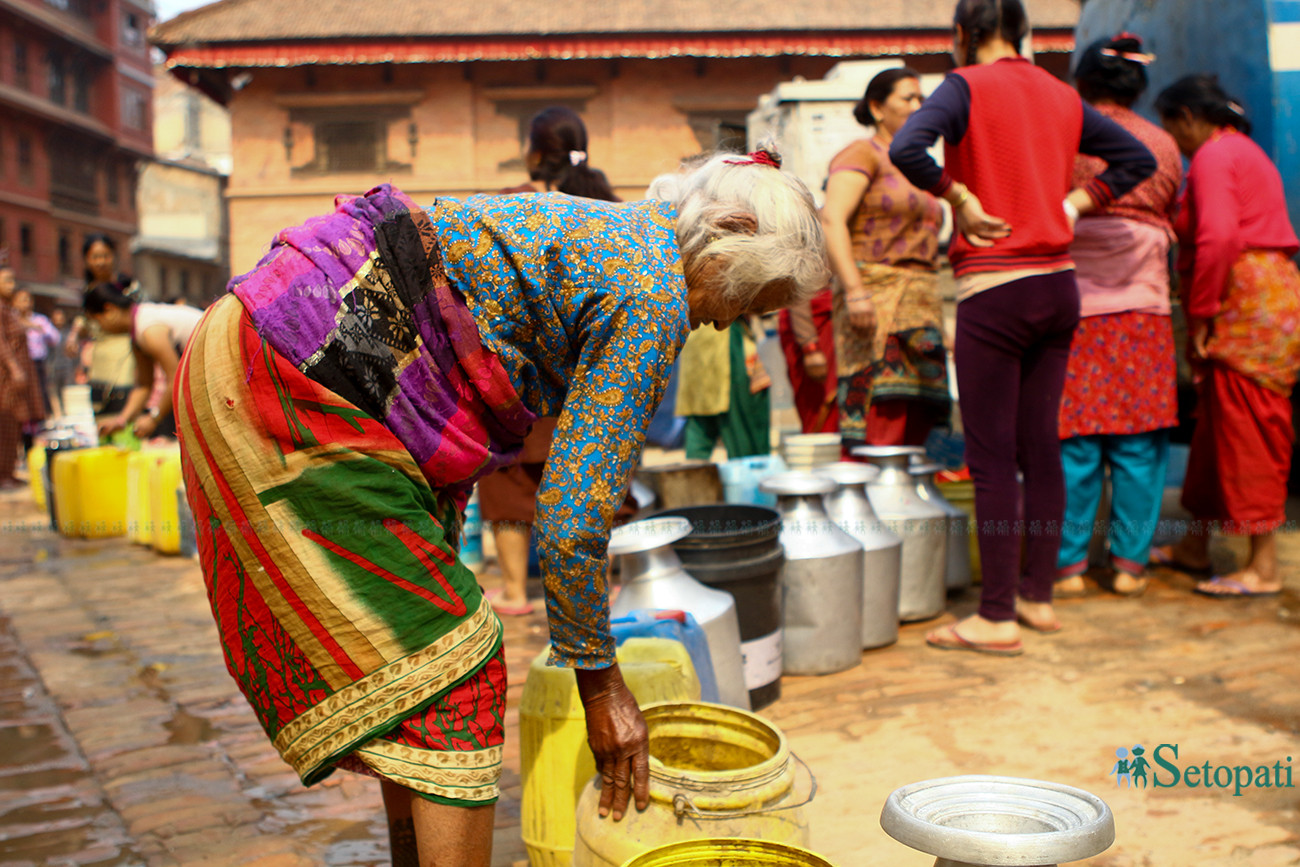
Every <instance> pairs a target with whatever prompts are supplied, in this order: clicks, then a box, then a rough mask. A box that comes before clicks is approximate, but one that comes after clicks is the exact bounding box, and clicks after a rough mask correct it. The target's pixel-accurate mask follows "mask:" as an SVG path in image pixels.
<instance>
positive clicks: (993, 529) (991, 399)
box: [889, 0, 1156, 654]
mask: <svg viewBox="0 0 1300 867" xmlns="http://www.w3.org/2000/svg"><path fill="white" fill-rule="evenodd" d="M953 23H954V29H955V35H954V54H955V56H956V58H957V62H958V63H959V64H961V68H960V69H958V70H957V71H956V72H955V73H953V74H952V75H950V76H948V78H947V79H946V80H945V81H944V83H943V84H942V85H940V86H939V88H938V89H936V90H935V92H934V94H933V95H932V96H931V97H930V98H929V99H928V100H927V101H926V103H925V105H923V106H922V107H921V108H920V109H919V110H918V111H917V112H916V113H915V114H913V115H912V117H911V118H910V119H909V120H908V122H907V124H906V125H905V126H904V127H903V129H902V130H900V131H899V133H898V135H896V136H895V137H894V141H893V144H892V145H891V146H890V149H889V156H890V159H891V160H892V161H893V163H894V165H896V166H897V167H898V168H899V169H900V170H901V171H902V172H903V174H904V175H906V176H907V179H908V180H909V181H911V182H912V183H913V184H914V185H915V186H917V187H920V188H921V189H923V190H928V191H930V192H931V193H933V194H935V195H937V196H942V197H943V198H944V199H946V200H947V201H948V203H949V204H950V205H952V208H953V213H954V214H955V216H956V224H957V229H958V231H957V233H956V234H955V235H954V237H953V241H952V244H951V246H950V248H949V251H948V258H949V259H950V260H951V262H952V266H953V272H954V274H955V275H956V278H957V291H958V295H957V297H958V306H957V339H956V343H955V345H954V355H955V360H956V365H957V385H958V389H959V391H960V404H961V415H962V425H963V428H964V430H965V434H966V461H967V463H968V464H969V466H970V471H971V476H972V478H973V479H974V481H975V511H976V514H977V516H978V518H979V528H978V531H979V544H980V559H981V563H982V571H983V578H984V583H983V586H982V588H981V593H980V608H979V613H978V614H975V615H972V616H971V617H968V618H966V619H965V620H962V621H960V622H959V623H957V624H955V625H952V626H948V627H945V628H943V629H939V630H936V631H935V632H932V633H931V634H930V635H929V636H927V638H926V640H927V641H928V642H929V643H930V644H932V645H934V646H936V647H940V648H944V649H952V650H977V651H982V652H986V653H998V654H1017V653H1021V652H1022V646H1021V642H1020V623H1024V624H1026V625H1028V626H1029V627H1031V628H1033V629H1037V630H1040V631H1044V632H1052V631H1055V630H1057V629H1059V628H1060V623H1059V622H1058V621H1057V619H1056V615H1055V613H1054V612H1053V610H1052V582H1053V579H1054V578H1055V575H1056V565H1057V564H1056V560H1057V554H1058V551H1059V549H1060V542H1061V525H1062V521H1063V518H1064V513H1065V481H1064V477H1063V474H1062V470H1061V446H1060V440H1059V438H1058V431H1057V416H1058V413H1059V410H1060V403H1061V389H1062V386H1063V384H1064V382H1065V368H1066V362H1067V360H1068V358H1069V355H1070V341H1071V338H1072V337H1073V334H1074V328H1075V325H1076V324H1077V323H1078V321H1079V290H1078V288H1077V286H1076V285H1075V280H1074V271H1073V264H1072V263H1071V261H1070V252H1069V247H1070V241H1071V240H1072V238H1073V234H1074V232H1073V229H1074V221H1075V220H1076V219H1078V217H1079V215H1080V214H1082V213H1086V212H1088V211H1091V210H1092V209H1094V208H1096V207H1098V206H1105V205H1109V204H1110V203H1111V202H1113V201H1114V200H1115V198H1117V197H1118V196H1121V195H1123V194H1124V193H1127V192H1128V191H1129V190H1130V189H1132V188H1133V187H1134V186H1136V185H1137V184H1138V183H1139V182H1140V181H1142V180H1143V179H1145V178H1146V177H1148V176H1149V175H1150V174H1151V173H1152V172H1153V171H1155V168H1156V163H1155V159H1154V157H1152V156H1151V152H1150V151H1149V150H1147V148H1146V147H1145V146H1144V145H1143V144H1142V143H1141V142H1139V141H1138V140H1137V139H1136V138H1134V137H1133V136H1132V135H1131V134H1130V133H1128V132H1127V131H1125V130H1124V129H1123V128H1122V127H1120V126H1119V125H1118V124H1116V123H1115V122H1114V121H1111V120H1109V119H1107V118H1105V117H1103V116H1102V115H1101V114H1099V113H1098V112H1097V111H1095V110H1094V109H1092V108H1091V107H1089V106H1087V105H1085V104H1084V103H1083V102H1082V100H1081V99H1080V98H1079V95H1078V94H1077V93H1076V92H1075V91H1074V90H1073V89H1072V88H1070V87H1068V86H1067V85H1066V84H1064V83H1063V82H1061V81H1058V80H1057V79H1056V78H1053V77H1052V76H1051V75H1050V74H1048V73H1047V72H1044V71H1043V70H1041V69H1039V68H1038V67H1036V66H1034V65H1033V64H1031V63H1030V62H1029V61H1028V60H1026V59H1024V58H1023V57H1021V56H1020V43H1021V41H1022V40H1023V39H1024V37H1025V35H1026V34H1027V33H1028V31H1029V20H1028V16H1027V15H1026V14H1025V8H1024V6H1023V5H1022V4H1021V2H1020V0H960V2H959V3H958V4H957V9H956V13H955V15H954V21H953ZM940 136H942V137H943V139H944V141H945V143H946V145H947V148H946V153H945V159H944V162H945V165H946V166H947V168H946V169H941V168H940V167H939V166H938V165H936V164H935V162H934V160H933V159H932V158H931V157H930V156H929V154H928V153H927V152H926V149H927V148H929V147H930V146H931V145H932V144H934V142H935V141H936V140H937V139H938V138H939V137H940ZM1081 152H1082V153H1087V154H1091V155H1093V156H1098V157H1101V158H1102V159H1103V160H1105V161H1106V163H1107V164H1108V167H1107V168H1106V170H1105V171H1103V172H1102V173H1101V174H1099V175H1098V176H1097V177H1096V178H1093V179H1092V180H1091V181H1089V182H1088V183H1087V185H1086V186H1084V187H1081V188H1077V189H1071V177H1072V174H1073V169H1074V158H1075V156H1076V155H1078V154H1079V153H1081ZM1017 470H1019V471H1020V473H1022V474H1023V476H1024V495H1023V511H1022V503H1021V492H1020V487H1019V485H1018V484H1017V480H1016V473H1017ZM1022 515H1023V517H1021V516H1022ZM1022 537H1023V538H1025V542H1026V544H1025V559H1024V563H1023V566H1022V564H1021V539H1022ZM1018 620H1019V622H1020V623H1018V622H1017V621H1018Z"/></svg>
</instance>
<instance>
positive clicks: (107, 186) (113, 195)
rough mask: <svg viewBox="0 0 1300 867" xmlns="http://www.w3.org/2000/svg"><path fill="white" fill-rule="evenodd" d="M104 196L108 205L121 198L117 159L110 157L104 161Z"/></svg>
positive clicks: (114, 203) (115, 202)
mask: <svg viewBox="0 0 1300 867" xmlns="http://www.w3.org/2000/svg"><path fill="white" fill-rule="evenodd" d="M104 197H105V198H107V199H108V202H109V204H110V205H116V204H117V203H118V202H119V201H121V199H122V187H121V183H120V182H119V180H118V165H117V160H115V159H113V158H112V157H109V158H108V159H107V160H105V162H104Z"/></svg>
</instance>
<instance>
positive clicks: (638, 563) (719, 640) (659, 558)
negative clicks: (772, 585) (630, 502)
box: [609, 518, 749, 710]
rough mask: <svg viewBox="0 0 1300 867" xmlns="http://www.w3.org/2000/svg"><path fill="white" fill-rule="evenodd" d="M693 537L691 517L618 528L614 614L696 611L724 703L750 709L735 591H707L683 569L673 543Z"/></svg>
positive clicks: (613, 543)
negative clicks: (647, 610)
mask: <svg viewBox="0 0 1300 867" xmlns="http://www.w3.org/2000/svg"><path fill="white" fill-rule="evenodd" d="M690 534H691V522H690V521H688V520H686V519H685V518H652V519H650V520H646V521H634V522H633V523H631V524H625V525H624V526H622V527H618V528H616V529H615V530H614V531H613V532H612V533H610V535H609V553H610V554H613V555H616V556H617V557H618V558H619V574H620V575H621V576H622V579H623V586H622V589H621V590H620V591H619V593H618V597H617V598H616V599H615V600H614V601H613V603H612V604H611V605H610V615H611V616H613V617H622V616H624V615H627V614H630V613H632V612H633V611H636V610H637V609H639V608H651V609H671V610H678V611H687V612H690V614H691V615H692V616H694V617H695V620H696V622H698V623H699V624H700V627H701V628H702V629H703V630H704V636H705V639H706V641H707V643H708V645H709V656H710V657H711V658H712V660H713V675H714V678H715V679H716V680H717V682H718V700H719V701H720V702H721V703H722V704H728V705H731V706H732V707H738V708H741V709H742V710H749V690H748V689H747V688H746V687H745V668H744V664H743V662H742V660H741V655H740V622H739V621H738V620H737V619H736V602H735V600H734V599H732V598H731V594H730V593H724V592H723V591H721V590H714V589H713V588H711V587H705V586H704V585H703V584H701V583H700V582H699V581H696V580H695V579H694V578H692V577H691V576H690V575H688V574H687V572H686V570H685V569H683V568H682V561H681V560H679V559H677V554H676V553H674V552H673V549H672V544H673V543H674V542H676V541H677V540H679V539H684V538H685V537H687V536H689V535H690Z"/></svg>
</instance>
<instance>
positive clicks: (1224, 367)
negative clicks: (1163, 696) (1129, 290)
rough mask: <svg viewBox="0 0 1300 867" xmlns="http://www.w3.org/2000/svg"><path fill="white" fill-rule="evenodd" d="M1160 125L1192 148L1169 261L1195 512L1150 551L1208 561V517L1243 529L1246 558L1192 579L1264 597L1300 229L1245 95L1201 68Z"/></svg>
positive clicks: (1293, 354) (1173, 88) (1295, 327)
mask: <svg viewBox="0 0 1300 867" xmlns="http://www.w3.org/2000/svg"><path fill="white" fill-rule="evenodd" d="M1155 108H1156V111H1157V112H1158V113H1159V114H1160V118H1161V120H1162V122H1163V123H1164V126H1165V129H1166V130H1168V131H1169V134H1170V135H1172V136H1173V137H1174V140H1175V141H1177V142H1178V147H1179V149H1180V150H1181V151H1182V152H1183V153H1184V154H1185V155H1187V156H1188V157H1190V158H1191V160H1192V164H1191V168H1190V169H1189V170H1188V173H1187V190H1186V192H1185V193H1184V202H1183V209H1182V211H1181V213H1180V214H1179V217H1178V221H1177V223H1176V225H1175V228H1176V229H1177V230H1178V233H1179V237H1180V239H1181V240H1182V250H1181V254H1180V257H1179V263H1178V265H1179V271H1180V272H1181V274H1182V277H1183V280H1182V286H1183V306H1184V309H1185V310H1186V313H1187V324H1188V353H1189V355H1190V356H1191V360H1192V363H1193V365H1194V367H1195V370H1196V373H1197V376H1198V379H1199V383H1198V404H1197V424H1196V432H1195V433H1194V434H1193V435H1192V447H1191V454H1190V455H1189V457H1188V462H1187V478H1186V481H1185V482H1184V485H1183V506H1184V507H1185V508H1186V509H1187V510H1188V511H1189V512H1191V513H1192V515H1193V517H1195V518H1196V521H1195V522H1194V524H1193V526H1192V527H1191V530H1190V532H1189V533H1188V534H1187V535H1186V536H1184V537H1183V539H1182V541H1180V542H1179V543H1178V544H1177V545H1174V546H1173V547H1172V548H1164V549H1159V548H1158V549H1155V550H1154V551H1152V557H1153V559H1154V560H1155V561H1156V562H1157V563H1161V564H1164V565H1172V566H1177V567H1182V568H1185V569H1188V570H1191V571H1203V570H1208V569H1209V566H1210V560H1209V556H1208V545H1209V539H1210V531H1211V529H1215V528H1217V529H1219V530H1221V531H1222V532H1225V533H1231V534H1235V535H1248V536H1250V562H1249V563H1247V564H1246V567H1245V568H1244V569H1242V570H1240V571H1238V572H1235V573H1233V574H1231V575H1225V576H1222V577H1216V578H1211V579H1210V580H1208V581H1202V582H1201V583H1200V584H1198V585H1197V587H1196V591H1197V592H1198V593H1204V594H1207V595H1210V596H1215V597H1228V596H1266V595H1273V594H1276V593H1277V592H1278V591H1279V590H1281V589H1282V578H1281V576H1280V575H1279V574H1278V562H1277V544H1276V540H1275V538H1274V536H1273V532H1274V531H1275V530H1276V529H1277V528H1278V526H1280V525H1281V524H1282V523H1283V521H1285V520H1286V518H1285V514H1284V507H1285V504H1286V480H1287V473H1288V470H1289V469H1290V465H1291V444H1292V441H1293V439H1294V433H1293V430H1292V427H1291V402H1290V395H1291V388H1292V386H1293V385H1295V381H1296V371H1297V369H1298V368H1300V273H1298V272H1297V271H1296V266H1295V264H1294V263H1293V262H1292V261H1291V257H1292V256H1294V255H1295V254H1296V252H1297V251H1298V250H1300V241H1297V240H1296V234H1295V231H1294V230H1293V229H1292V228H1291V223H1290V221H1289V220H1288V219H1287V212H1286V198H1285V196H1284V195H1283V190H1282V178H1281V176H1280V175H1279V174H1278V171H1277V168H1276V167H1275V166H1274V165H1273V163H1272V162H1271V161H1270V160H1269V158H1268V156H1267V155H1266V154H1265V153H1264V151H1263V150H1261V149H1260V147H1259V146H1258V145H1257V144H1255V143H1254V142H1253V141H1251V140H1250V139H1249V138H1248V137H1247V134H1248V133H1249V132H1250V123H1249V122H1248V121H1247V120H1246V117H1245V114H1244V112H1243V110H1242V108H1241V106H1240V105H1239V104H1238V103H1236V102H1235V101H1234V100H1232V99H1231V98H1230V97H1229V96H1228V95H1227V94H1225V93H1224V92H1223V89H1222V88H1221V87H1219V84H1218V82H1217V81H1216V80H1215V79H1214V78H1212V77H1210V76H1205V75H1194V76H1188V77H1186V78H1183V79H1180V80H1179V81H1177V82H1175V83H1174V84H1172V85H1170V86H1169V87H1168V88H1166V89H1165V90H1164V91H1163V92H1162V93H1161V94H1160V96H1159V97H1157V98H1156V103H1155Z"/></svg>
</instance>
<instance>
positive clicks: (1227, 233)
mask: <svg viewBox="0 0 1300 867" xmlns="http://www.w3.org/2000/svg"><path fill="white" fill-rule="evenodd" d="M1177 229H1178V236H1179V238H1180V239H1181V240H1182V248H1181V250H1180V252H1179V257H1178V270H1179V271H1180V272H1182V273H1183V274H1187V273H1188V272H1191V280H1190V281H1188V280H1184V283H1183V307H1184V308H1185V309H1186V311H1187V315H1188V316H1197V317H1202V318H1209V317H1212V316H1214V315H1215V314H1217V313H1218V312H1219V304H1220V302H1222V300H1223V296H1224V294H1225V293H1226V292H1227V291H1228V282H1229V277H1230V276H1231V274H1232V266H1233V265H1235V264H1237V260H1238V259H1239V258H1241V254H1242V253H1245V252H1246V251H1247V250H1281V251H1282V252H1283V253H1285V254H1286V255H1287V256H1288V257H1290V256H1294V255H1295V254H1296V251H1297V250H1300V241H1297V240H1296V235H1295V230H1294V229H1292V228H1291V221H1290V220H1289V219H1288V218H1287V208H1286V197H1285V195H1284V193H1283V190H1282V176H1281V175H1280V174H1279V173H1278V170H1277V167H1276V166H1274V165H1273V163H1272V161H1271V160H1269V158H1268V155H1267V154H1266V153H1264V151H1263V150H1262V149H1261V148H1260V146H1259V145H1257V144H1255V143H1254V142H1253V141H1251V140H1250V138H1249V137H1247V136H1245V135H1243V134H1242V133H1240V132H1237V131H1236V130H1234V129H1223V130H1220V131H1219V132H1216V133H1215V134H1214V135H1213V136H1212V137H1211V138H1210V140H1209V141H1207V142H1206V143H1205V144H1203V145H1201V147H1200V149H1199V150H1198V151H1197V152H1196V155H1195V156H1194V157H1192V166H1191V168H1190V169H1189V170H1188V172H1187V190H1186V191H1185V192H1184V194H1183V208H1182V210H1181V212H1180V213H1179V215H1178V222H1177Z"/></svg>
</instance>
